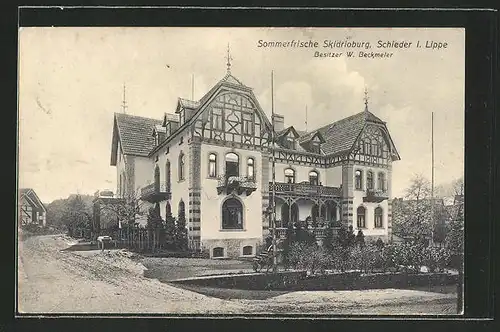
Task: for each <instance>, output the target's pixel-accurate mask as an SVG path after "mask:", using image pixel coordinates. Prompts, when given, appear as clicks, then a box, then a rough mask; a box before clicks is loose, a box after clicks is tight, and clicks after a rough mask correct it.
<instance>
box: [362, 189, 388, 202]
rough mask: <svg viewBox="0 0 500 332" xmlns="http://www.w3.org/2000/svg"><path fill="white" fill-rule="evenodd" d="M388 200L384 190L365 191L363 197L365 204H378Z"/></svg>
mask: <svg viewBox="0 0 500 332" xmlns="http://www.w3.org/2000/svg"><path fill="white" fill-rule="evenodd" d="M388 198H389V194H388V193H387V191H386V190H378V189H367V190H366V196H365V197H363V202H365V203H380V202H382V201H384V200H386V199H388Z"/></svg>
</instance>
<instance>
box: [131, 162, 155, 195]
mask: <svg viewBox="0 0 500 332" xmlns="http://www.w3.org/2000/svg"><path fill="white" fill-rule="evenodd" d="M133 160H134V175H135V178H134V189H135V191H136V192H138V190H139V189H140V188H142V187H144V186H147V185H148V184H150V183H152V182H153V180H154V163H153V160H151V159H150V158H148V157H133Z"/></svg>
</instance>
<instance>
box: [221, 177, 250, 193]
mask: <svg viewBox="0 0 500 332" xmlns="http://www.w3.org/2000/svg"><path fill="white" fill-rule="evenodd" d="M255 190H257V184H256V183H255V180H254V179H251V178H248V177H246V176H229V177H226V176H222V177H220V178H219V182H218V183H217V194H218V195H220V194H222V193H226V195H229V194H231V193H233V192H236V193H237V194H238V195H242V194H243V193H245V194H246V195H247V196H249V195H251V194H252V193H253V192H254V191H255Z"/></svg>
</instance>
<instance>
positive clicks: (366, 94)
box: [363, 86, 369, 112]
mask: <svg viewBox="0 0 500 332" xmlns="http://www.w3.org/2000/svg"><path fill="white" fill-rule="evenodd" d="M363 99H364V101H365V111H367V112H368V99H369V98H368V89H367V88H366V86H365V97H364V98H363Z"/></svg>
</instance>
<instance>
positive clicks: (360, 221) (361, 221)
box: [356, 206, 365, 228]
mask: <svg viewBox="0 0 500 332" xmlns="http://www.w3.org/2000/svg"><path fill="white" fill-rule="evenodd" d="M356 214H357V225H358V228H365V208H364V207H363V206H360V207H358V209H357V211H356Z"/></svg>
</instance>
